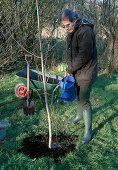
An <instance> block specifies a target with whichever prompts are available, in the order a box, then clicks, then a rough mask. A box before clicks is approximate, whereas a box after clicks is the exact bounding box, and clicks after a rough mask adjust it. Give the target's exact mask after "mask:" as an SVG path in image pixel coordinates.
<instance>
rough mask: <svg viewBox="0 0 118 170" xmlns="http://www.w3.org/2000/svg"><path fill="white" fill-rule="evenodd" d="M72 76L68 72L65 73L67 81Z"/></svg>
mask: <svg viewBox="0 0 118 170" xmlns="http://www.w3.org/2000/svg"><path fill="white" fill-rule="evenodd" d="M69 76H70V74H69V73H67V71H65V77H67V79H68V78H69Z"/></svg>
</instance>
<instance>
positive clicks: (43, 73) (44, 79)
mask: <svg viewBox="0 0 118 170" xmlns="http://www.w3.org/2000/svg"><path fill="white" fill-rule="evenodd" d="M38 6H39V5H38V0H36V7H37V19H38V30H39V43H40V51H41V65H42V75H43V84H44V95H45V103H46V110H47V114H48V124H49V148H51V147H52V128H51V116H50V112H49V106H48V98H47V89H46V78H45V69H44V63H43V60H44V59H43V52H42V40H41V32H40V17H39V7H38Z"/></svg>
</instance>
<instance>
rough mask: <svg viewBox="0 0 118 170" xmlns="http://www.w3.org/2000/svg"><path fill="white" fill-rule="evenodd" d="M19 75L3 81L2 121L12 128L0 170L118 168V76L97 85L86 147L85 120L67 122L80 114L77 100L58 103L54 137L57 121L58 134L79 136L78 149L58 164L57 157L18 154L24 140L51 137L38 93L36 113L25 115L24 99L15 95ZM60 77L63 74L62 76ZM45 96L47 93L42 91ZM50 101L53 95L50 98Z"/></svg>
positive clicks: (2, 148) (1, 148) (0, 92)
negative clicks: (31, 137)
mask: <svg viewBox="0 0 118 170" xmlns="http://www.w3.org/2000/svg"><path fill="white" fill-rule="evenodd" d="M15 73H16V72H12V73H9V74H6V75H5V77H4V78H3V79H1V80H0V89H1V90H0V121H6V120H9V127H8V130H7V134H6V138H5V140H4V142H3V145H2V146H0V170H6V169H11V170H21V169H22V170H25V169H28V170H35V169H36V170H38V168H39V167H40V168H41V169H43V170H65V169H66V170H79V169H82V170H89V169H93V170H94V169H100V170H102V169H109V170H115V169H117V168H118V161H117V158H118V133H117V132H118V126H117V120H118V119H117V113H118V73H114V74H113V76H112V78H111V79H107V78H106V75H105V74H100V75H99V77H98V81H97V82H96V83H95V84H94V85H93V88H92V92H91V102H92V105H93V132H94V136H93V139H92V141H90V142H89V143H88V144H85V145H82V144H81V138H82V136H83V133H84V124H83V121H80V122H78V123H77V124H72V125H68V123H67V120H68V119H70V118H72V117H74V115H76V109H77V101H76V100H75V101H73V102H72V103H70V104H69V103H62V102H59V103H58V104H56V103H55V105H54V112H52V109H51V113H52V118H53V121H52V126H53V134H55V124H56V120H57V128H58V134H59V133H63V134H64V135H76V136H77V139H76V140H75V141H74V144H75V150H74V151H73V152H70V153H68V154H67V155H66V157H62V158H59V159H60V160H61V163H57V164H56V163H55V162H54V159H53V158H48V157H42V158H40V159H36V160H35V161H33V160H32V159H31V158H29V157H28V156H27V155H24V154H23V153H18V152H17V149H19V148H21V143H22V141H23V139H24V138H26V137H29V136H31V135H34V136H35V135H39V134H47V133H48V121H47V113H46V109H45V107H44V105H43V104H42V103H41V101H40V100H39V98H38V96H37V94H36V91H35V90H34V97H33V100H34V102H35V114H34V115H33V116H31V115H29V116H25V115H24V114H23V110H22V107H21V106H20V104H19V103H20V102H21V99H19V98H17V97H16V96H15V94H14V86H15V85H16V84H17V83H19V82H20V80H19V79H18V77H16V76H15ZM59 74H60V73H59ZM42 93H43V92H42ZM49 102H50V96H49Z"/></svg>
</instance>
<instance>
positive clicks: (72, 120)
mask: <svg viewBox="0 0 118 170" xmlns="http://www.w3.org/2000/svg"><path fill="white" fill-rule="evenodd" d="M82 115H83V109H82V108H81V106H80V104H78V108H77V115H76V117H75V118H74V119H70V120H68V123H76V122H78V121H79V120H81V119H82V117H83V116H82Z"/></svg>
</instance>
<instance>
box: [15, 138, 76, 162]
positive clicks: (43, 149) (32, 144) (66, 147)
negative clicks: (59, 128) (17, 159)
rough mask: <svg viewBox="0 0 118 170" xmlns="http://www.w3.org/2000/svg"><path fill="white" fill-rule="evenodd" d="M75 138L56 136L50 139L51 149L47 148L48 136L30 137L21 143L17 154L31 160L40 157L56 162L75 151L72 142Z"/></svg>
mask: <svg viewBox="0 0 118 170" xmlns="http://www.w3.org/2000/svg"><path fill="white" fill-rule="evenodd" d="M75 138H76V137H75V136H63V135H58V137H57V140H58V141H56V136H53V137H52V141H53V142H52V148H51V149H49V147H48V135H39V136H31V137H29V138H25V139H24V140H23V142H22V148H21V149H19V150H18V152H23V153H24V154H26V155H28V156H29V157H30V158H31V159H34V158H40V157H51V158H54V160H55V162H58V158H59V157H64V156H65V155H66V154H67V153H69V152H70V151H73V150H74V149H75V147H74V146H75V145H74V144H73V141H74V140H75Z"/></svg>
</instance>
